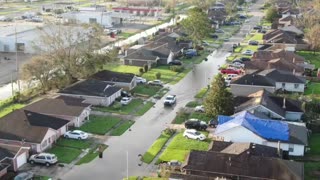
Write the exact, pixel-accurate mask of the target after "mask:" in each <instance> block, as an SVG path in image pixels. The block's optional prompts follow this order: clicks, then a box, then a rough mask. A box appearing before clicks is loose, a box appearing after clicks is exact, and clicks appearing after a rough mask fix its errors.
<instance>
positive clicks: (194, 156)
mask: <svg viewBox="0 0 320 180" xmlns="http://www.w3.org/2000/svg"><path fill="white" fill-rule="evenodd" d="M184 169H186V170H187V172H188V171H189V172H190V173H191V174H193V173H194V174H202V175H203V176H211V177H215V176H218V177H221V176H222V177H225V176H227V177H228V178H230V177H234V176H240V177H242V178H240V179H243V178H244V179H245V178H248V177H251V178H256V179H260V178H261V179H262V178H263V179H290V180H300V179H304V175H303V174H304V173H303V172H304V166H303V163H300V162H294V161H287V160H282V159H278V158H269V157H259V156H252V155H249V154H243V155H241V156H239V155H233V154H224V153H218V152H212V151H211V152H206V151H191V152H190V154H189V157H188V159H187V165H186V166H184Z"/></svg>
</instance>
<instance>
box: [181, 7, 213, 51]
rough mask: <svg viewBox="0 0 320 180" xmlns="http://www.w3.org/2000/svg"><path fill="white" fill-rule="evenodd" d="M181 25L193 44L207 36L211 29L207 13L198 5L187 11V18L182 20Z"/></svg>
mask: <svg viewBox="0 0 320 180" xmlns="http://www.w3.org/2000/svg"><path fill="white" fill-rule="evenodd" d="M181 25H182V27H183V29H184V30H185V31H186V33H187V34H188V38H189V39H191V40H192V41H193V43H194V46H196V45H197V44H198V43H200V42H201V41H202V39H203V38H205V37H207V36H208V35H209V33H210V31H211V28H210V22H209V19H208V17H207V14H206V13H205V12H203V11H202V9H200V8H198V7H195V8H192V9H190V10H189V11H188V18H186V19H184V20H182V21H181Z"/></svg>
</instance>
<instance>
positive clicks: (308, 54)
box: [297, 51, 320, 68]
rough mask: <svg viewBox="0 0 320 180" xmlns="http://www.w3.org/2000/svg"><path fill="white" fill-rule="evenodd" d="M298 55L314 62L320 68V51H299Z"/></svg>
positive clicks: (311, 62)
mask: <svg viewBox="0 0 320 180" xmlns="http://www.w3.org/2000/svg"><path fill="white" fill-rule="evenodd" d="M297 54H298V55H300V56H302V57H304V58H305V59H306V60H307V61H308V62H309V63H310V64H314V65H315V67H316V68H320V52H316V53H315V54H314V53H313V51H298V52H297Z"/></svg>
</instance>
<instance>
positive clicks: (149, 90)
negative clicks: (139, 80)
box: [132, 84, 161, 97]
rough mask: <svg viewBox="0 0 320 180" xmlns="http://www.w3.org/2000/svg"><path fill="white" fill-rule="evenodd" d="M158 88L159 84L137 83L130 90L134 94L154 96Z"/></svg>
mask: <svg viewBox="0 0 320 180" xmlns="http://www.w3.org/2000/svg"><path fill="white" fill-rule="evenodd" d="M160 89H161V87H160V86H150V85H147V84H139V85H137V86H136V87H135V88H134V89H133V90H132V92H133V93H134V94H135V95H142V96H147V97H151V96H154V95H155V94H156V93H157V92H158V91H159V90H160Z"/></svg>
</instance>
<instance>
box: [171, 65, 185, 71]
mask: <svg viewBox="0 0 320 180" xmlns="http://www.w3.org/2000/svg"><path fill="white" fill-rule="evenodd" d="M170 70H171V71H173V72H182V71H184V67H183V66H170Z"/></svg>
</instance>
